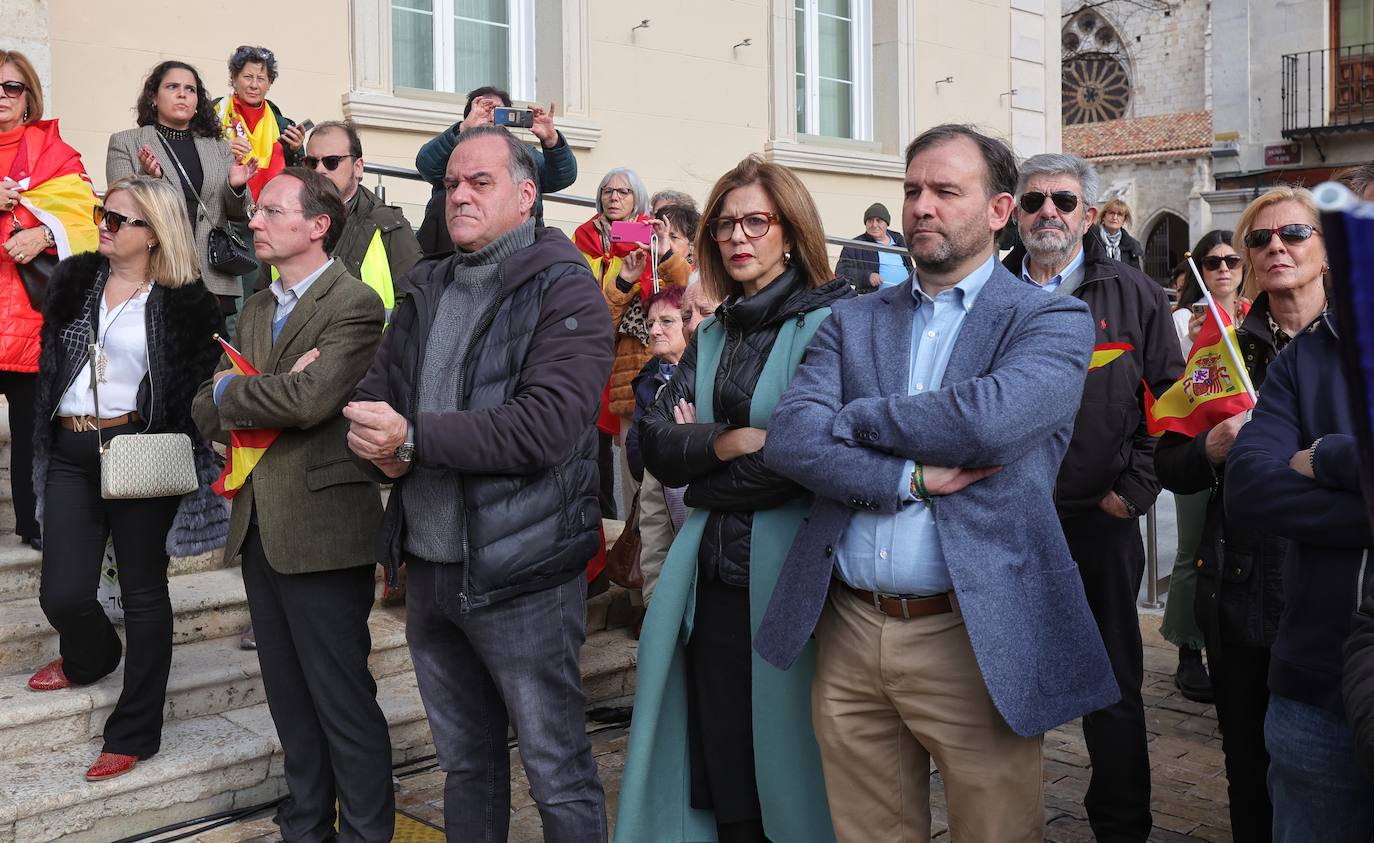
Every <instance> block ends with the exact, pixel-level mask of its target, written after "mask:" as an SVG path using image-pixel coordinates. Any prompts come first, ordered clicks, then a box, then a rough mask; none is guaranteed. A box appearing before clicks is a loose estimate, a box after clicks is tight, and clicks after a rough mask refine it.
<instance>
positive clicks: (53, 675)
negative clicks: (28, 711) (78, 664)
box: [29, 659, 72, 691]
mask: <svg viewBox="0 0 1374 843" xmlns="http://www.w3.org/2000/svg"><path fill="white" fill-rule="evenodd" d="M71 684H72V680H70V679H68V678H67V674H65V673H63V672H62V660H61V659H54V660H53V661H51V662H48V663H47V664H46V665H44V666H43V668H42V669H41V670H39V671H38V672H37V673H35V674H34V675H32V676H30V677H29V688H30V689H31V690H34V691H58V690H61V689H62V688H66V687H69V686H70V685H71Z"/></svg>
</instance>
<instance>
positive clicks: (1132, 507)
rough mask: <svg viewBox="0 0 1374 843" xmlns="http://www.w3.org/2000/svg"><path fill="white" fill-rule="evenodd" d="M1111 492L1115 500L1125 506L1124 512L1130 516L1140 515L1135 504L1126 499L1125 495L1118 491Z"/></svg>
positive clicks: (1136, 516) (1137, 516)
mask: <svg viewBox="0 0 1374 843" xmlns="http://www.w3.org/2000/svg"><path fill="white" fill-rule="evenodd" d="M1113 494H1115V495H1116V499H1117V500H1119V501H1121V505H1122V506H1124V507H1126V512H1127V513H1129V514H1130V516H1131V517H1132V518H1139V517H1140V510H1139V509H1137V508H1136V505H1135V504H1133V503H1131V502H1130V501H1128V500H1126V496H1125V495H1123V494H1121V493H1120V492H1113Z"/></svg>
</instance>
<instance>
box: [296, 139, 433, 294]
mask: <svg viewBox="0 0 1374 843" xmlns="http://www.w3.org/2000/svg"><path fill="white" fill-rule="evenodd" d="M304 163H305V166H306V168H307V169H311V170H314V171H315V172H317V173H319V174H320V175H322V176H324V177H325V178H327V179H329V181H330V182H332V183H333V184H334V186H335V187H336V188H338V190H339V197H340V198H342V199H343V203H344V207H345V208H346V209H347V210H348V222H346V223H345V224H344V228H343V233H342V234H340V235H339V242H338V243H337V244H336V245H335V246H334V251H333V253H332V257H334V258H337V259H338V260H340V261H342V262H343V265H344V267H345V268H346V269H347V270H348V273H349V274H350V275H352V276H354V277H355V278H361V279H362V280H363V283H365V284H367V286H369V287H371V288H372V289H374V290H376V291H377V295H379V296H381V297H382V305H383V306H384V307H385V308H386V316H387V321H390V320H391V312H392V310H393V309H395V307H396V294H397V289H398V287H400V286H401V280H402V279H403V278H404V277H405V274H406V273H407V272H409V271H410V268H411V267H412V266H414V265H415V264H416V262H418V261H419V260H420V241H419V240H417V239H416V238H415V231H414V230H413V229H412V228H411V227H410V222H409V221H407V220H406V218H405V215H404V214H402V213H401V209H400V208H398V207H396V206H395V205H387V204H385V203H384V202H382V200H381V199H380V198H379V197H378V196H377V194H375V193H373V192H372V191H370V190H368V189H367V188H366V187H363V184H362V181H363V142H362V139H361V138H359V137H358V130H357V129H356V128H354V126H353V124H352V123H348V122H343V121H340V120H330V121H328V122H325V123H321V124H319V125H318V126H316V127H315V130H314V131H313V132H311V133H310V140H309V141H307V142H306V145H305V162H304ZM401 292H402V293H403V294H404V289H402V291H401Z"/></svg>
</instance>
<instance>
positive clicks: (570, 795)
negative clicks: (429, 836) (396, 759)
mask: <svg viewBox="0 0 1374 843" xmlns="http://www.w3.org/2000/svg"><path fill="white" fill-rule="evenodd" d="M406 568H407V569H408V571H407V573H406V580H407V583H406V640H407V641H408V642H409V644H410V655H411V660H412V661H413V662H414V665H415V676H416V679H418V680H419V685H420V697H421V699H423V700H424V704H425V713H426V714H427V715H428V716H429V727H430V731H431V733H432V734H433V736H434V747H435V751H436V752H437V753H438V756H439V767H440V769H442V770H444V772H446V773H447V774H448V775H447V777H446V779H445V783H444V827H445V830H446V833H447V835H448V839H449V840H452V841H459V840H461V841H465V843H468V841H484V842H485V843H497V841H505V840H506V837H507V835H508V832H509V830H510V750H509V749H507V745H506V736H507V731H508V730H509V728H510V726H511V725H514V726H515V732H516V735H517V736H518V738H519V741H520V760H521V761H522V762H523V763H524V765H525V774H526V776H527V777H528V778H529V782H530V796H531V797H532V798H533V799H534V801H535V803H536V804H537V805H538V806H539V816H540V818H541V819H542V820H543V822H544V838H545V839H546V840H557V841H560V843H562V841H568V843H605V840H606V798H605V794H604V793H603V792H602V789H601V780H600V779H599V778H598V777H597V770H596V761H595V760H593V758H592V747H591V740H590V739H589V738H588V737H587V725H586V723H587V721H586V712H585V707H586V697H585V695H584V694H583V692H582V670H581V664H580V662H581V650H582V643H583V641H585V640H586V636H587V583H586V580H585V579H584V578H583V577H580V576H577V577H573V578H572V579H571V580H568V581H567V582H566V583H563V584H562V585H559V586H555V587H553V588H549V589H545V590H543V591H536V592H531V593H529V594H522V595H519V596H518V597H512V598H510V599H508V600H503V601H501V602H499V603H496V604H493V605H490V606H484V607H482V608H480V609H472V610H471V611H469V612H468V613H467V614H463V613H462V612H461V611H460V609H459V604H458V592H459V590H460V589H461V588H462V581H463V567H462V566H461V565H439V564H434V563H431V562H421V561H418V560H407V561H406Z"/></svg>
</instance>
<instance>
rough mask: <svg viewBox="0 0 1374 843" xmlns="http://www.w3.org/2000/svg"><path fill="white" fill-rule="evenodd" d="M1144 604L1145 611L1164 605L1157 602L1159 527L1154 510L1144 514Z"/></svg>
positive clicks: (1151, 509)
mask: <svg viewBox="0 0 1374 843" xmlns="http://www.w3.org/2000/svg"><path fill="white" fill-rule="evenodd" d="M1145 583H1146V584H1145V602H1144V603H1141V604H1140V605H1141V606H1144V607H1145V608H1146V609H1158V608H1161V607H1162V606H1163V605H1164V604H1163V603H1161V602H1159V525H1158V524H1157V523H1156V518H1155V508H1154V507H1153V506H1152V507H1150V511H1149V512H1147V513H1145Z"/></svg>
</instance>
